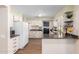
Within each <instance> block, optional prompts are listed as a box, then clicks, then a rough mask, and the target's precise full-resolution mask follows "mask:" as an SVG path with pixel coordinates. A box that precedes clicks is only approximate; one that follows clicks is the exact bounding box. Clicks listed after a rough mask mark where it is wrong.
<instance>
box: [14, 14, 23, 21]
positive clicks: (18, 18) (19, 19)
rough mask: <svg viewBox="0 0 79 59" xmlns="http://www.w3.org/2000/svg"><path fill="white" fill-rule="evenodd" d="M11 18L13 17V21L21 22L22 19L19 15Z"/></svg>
mask: <svg viewBox="0 0 79 59" xmlns="http://www.w3.org/2000/svg"><path fill="white" fill-rule="evenodd" d="M13 17H14V19H13V21H22V19H23V17H22V15H19V14H14V16H13Z"/></svg>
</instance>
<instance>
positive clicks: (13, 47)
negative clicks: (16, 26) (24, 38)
mask: <svg viewBox="0 0 79 59" xmlns="http://www.w3.org/2000/svg"><path fill="white" fill-rule="evenodd" d="M8 43H9V44H8V53H12V54H13V53H15V52H16V51H17V50H18V49H19V47H18V45H19V36H17V37H14V38H11V39H10V40H9V41H8Z"/></svg>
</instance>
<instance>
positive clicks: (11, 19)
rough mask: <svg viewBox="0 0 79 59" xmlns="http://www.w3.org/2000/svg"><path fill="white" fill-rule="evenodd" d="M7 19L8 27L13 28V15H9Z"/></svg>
mask: <svg viewBox="0 0 79 59" xmlns="http://www.w3.org/2000/svg"><path fill="white" fill-rule="evenodd" d="M9 17H10V19H9V21H10V27H13V14H12V13H10V14H9Z"/></svg>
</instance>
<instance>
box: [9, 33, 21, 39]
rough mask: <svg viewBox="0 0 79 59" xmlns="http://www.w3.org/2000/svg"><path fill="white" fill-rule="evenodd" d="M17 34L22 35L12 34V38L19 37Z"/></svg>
mask: <svg viewBox="0 0 79 59" xmlns="http://www.w3.org/2000/svg"><path fill="white" fill-rule="evenodd" d="M17 36H20V35H19V34H15V35H11V36H10V38H14V37H17Z"/></svg>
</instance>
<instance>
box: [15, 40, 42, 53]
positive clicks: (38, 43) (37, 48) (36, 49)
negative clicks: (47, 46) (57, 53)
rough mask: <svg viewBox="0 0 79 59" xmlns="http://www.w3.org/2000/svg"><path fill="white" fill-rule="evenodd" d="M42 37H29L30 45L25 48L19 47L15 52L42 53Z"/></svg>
mask: <svg viewBox="0 0 79 59" xmlns="http://www.w3.org/2000/svg"><path fill="white" fill-rule="evenodd" d="M41 53H42V39H29V43H28V45H26V46H25V48H23V49H19V50H18V51H17V52H16V53H15V54H41Z"/></svg>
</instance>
